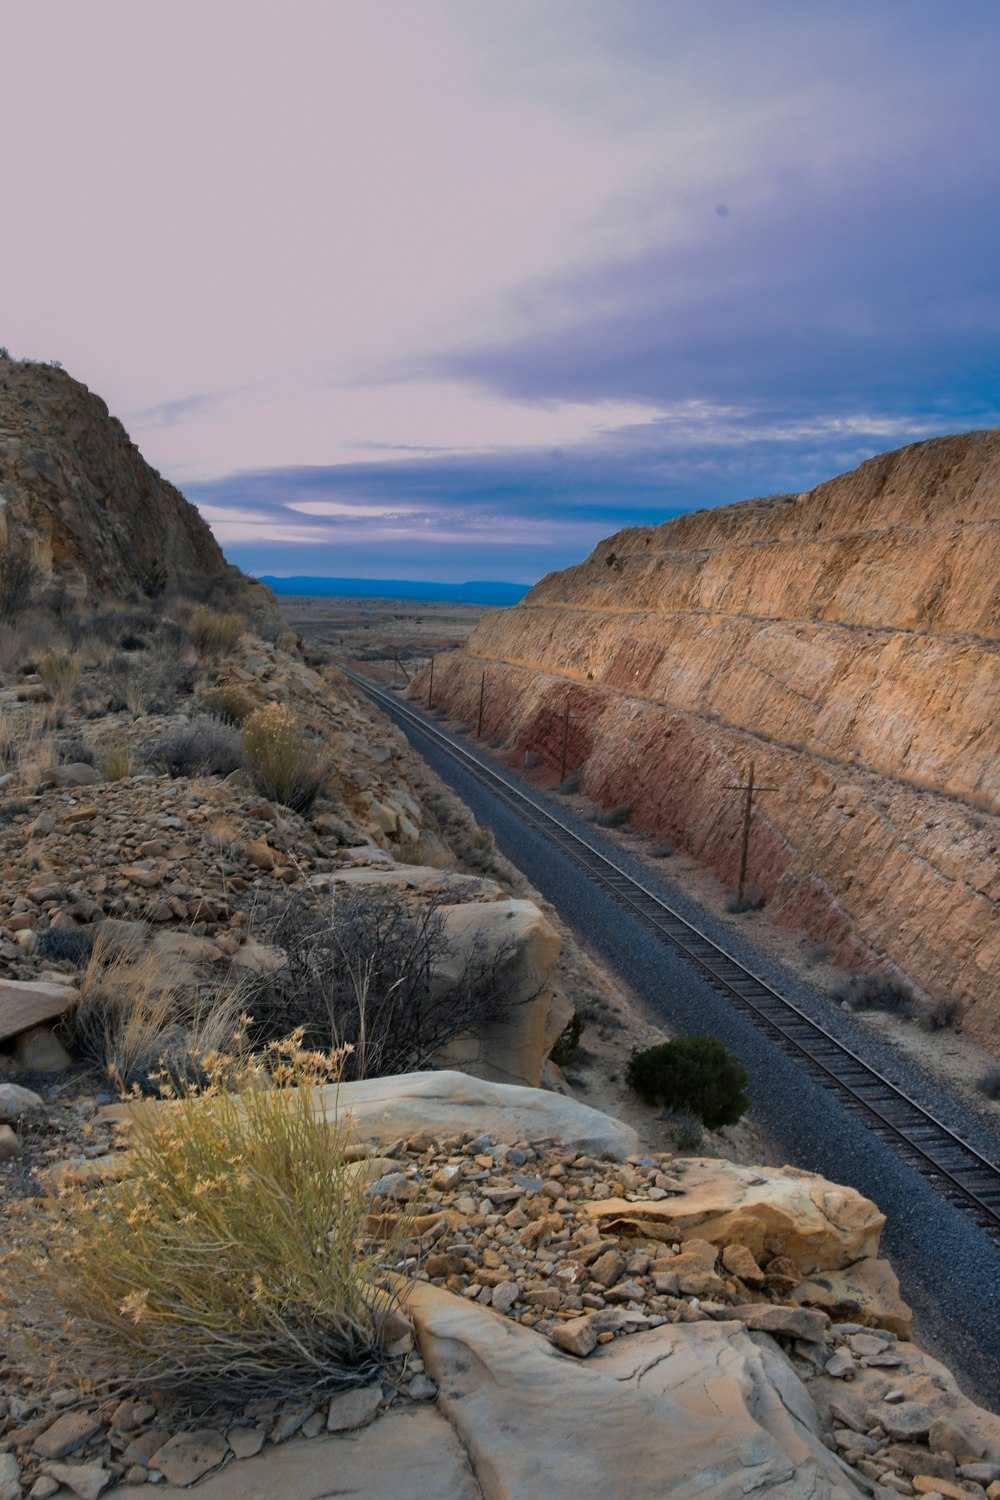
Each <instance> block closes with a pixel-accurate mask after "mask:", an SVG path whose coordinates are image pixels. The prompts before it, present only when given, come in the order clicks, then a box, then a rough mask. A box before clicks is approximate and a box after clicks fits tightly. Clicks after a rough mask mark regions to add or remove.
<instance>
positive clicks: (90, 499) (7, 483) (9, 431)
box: [0, 359, 270, 606]
mask: <svg viewBox="0 0 1000 1500" xmlns="http://www.w3.org/2000/svg"><path fill="white" fill-rule="evenodd" d="M8 547H9V548H10V549H11V550H12V551H13V552H15V553H19V554H21V555H27V556H29V557H30V559H31V560H32V561H33V562H34V564H35V566H36V568H37V569H38V572H39V574H40V576H41V579H42V581H43V583H44V585H45V586H46V592H47V593H49V595H50V597H51V595H52V593H53V591H55V590H62V591H64V593H65V595H66V596H68V597H70V598H72V599H76V600H79V601H82V600H92V599H95V598H101V597H115V596H118V597H120V596H123V595H127V594H129V593H135V592H140V593H141V592H155V591H157V590H158V589H159V588H161V587H162V586H163V585H164V584H167V585H176V586H178V587H180V588H182V589H185V590H189V589H191V588H192V587H194V588H198V589H199V590H201V591H202V592H205V593H211V594H213V595H217V596H219V597H220V598H221V600H222V601H223V602H226V601H231V602H233V603H237V604H241V605H244V606H247V605H252V604H257V605H261V606H267V605H268V603H269V601H270V592H269V590H267V589H266V588H265V587H264V586H263V585H262V584H257V583H252V582H251V580H249V579H247V578H246V577H245V576H244V575H243V574H242V573H241V572H240V571H239V569H238V568H234V567H231V566H230V565H229V564H228V563H227V562H226V560H225V558H224V557H223V555H222V550H221V548H220V547H219V544H218V543H217V542H216V540H215V538H214V537H213V536H212V533H211V532H210V531H209V529H208V527H207V525H206V524H205V522H204V521H203V520H202V519H201V516H200V515H199V514H198V512H197V510H196V509H195V507H194V506H193V505H191V504H190V503H189V502H188V501H187V500H185V499H184V496H183V495H182V494H181V493H180V492H179V491H178V490H176V489H174V487H173V485H171V484H168V483H167V482H166V480H164V479H161V477H160V475H159V474H158V473H157V472H156V470H155V469H151V468H150V467H149V465H148V464H147V463H146V462H145V461H144V459H143V457H142V455H141V454H140V452H139V450H138V448H136V446H135V445H134V443H132V442H131V441H130V439H129V436H128V433H127V432H126V431H125V429H124V427H123V426H122V424H121V423H120V422H119V421H118V420H117V418H115V417H112V416H110V415H109V413H108V408H107V407H106V405H105V404H104V402H103V401H102V400H101V398H100V397H99V396H96V395H94V394H93V392H91V391H89V390H88V389H87V387H86V386H85V385H81V384H80V382H79V381H76V380H73V379H72V377H71V376H69V375H67V374H66V372H65V371H64V370H58V369H55V368H53V367H52V366H50V365H42V364H32V363H30V362H27V361H19V360H12V359H0V551H2V550H4V549H5V548H8Z"/></svg>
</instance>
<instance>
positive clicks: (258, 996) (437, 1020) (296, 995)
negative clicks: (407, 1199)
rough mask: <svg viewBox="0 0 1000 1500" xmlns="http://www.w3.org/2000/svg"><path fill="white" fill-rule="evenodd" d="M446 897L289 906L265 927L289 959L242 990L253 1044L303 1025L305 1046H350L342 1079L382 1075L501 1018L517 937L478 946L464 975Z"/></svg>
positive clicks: (380, 896) (421, 1063) (360, 898)
mask: <svg viewBox="0 0 1000 1500" xmlns="http://www.w3.org/2000/svg"><path fill="white" fill-rule="evenodd" d="M440 906H441V898H440V897H439V896H437V895H435V896H432V897H431V898H430V899H429V900H428V901H425V902H424V903H422V904H419V905H418V904H413V905H411V904H409V903H408V902H406V901H405V900H404V899H403V898H402V897H401V896H400V894H399V893H398V892H397V891H395V890H387V889H385V888H379V887H374V888H370V889H364V888H361V889H357V890H351V891H348V892H346V893H344V894H343V895H341V896H340V897H338V898H337V899H336V900H335V901H334V903H333V906H332V909H331V908H326V909H324V908H322V907H320V906H318V905H317V904H316V903H315V902H309V901H307V900H300V901H297V902H293V903H291V904H290V905H289V906H288V907H287V908H286V909H285V911H284V912H283V913H282V914H281V916H280V917H279V918H278V920H277V922H276V923H275V924H274V925H273V926H272V927H271V929H270V931H268V932H267V934H266V936H267V940H268V942H270V943H272V944H274V945H276V946H277V947H280V948H282V949H283V950H284V952H285V954H286V955H287V963H286V964H285V966H284V967H283V968H281V969H278V970H277V971H275V972H274V973H272V974H267V975H260V976H257V978H256V980H255V981H253V982H252V984H251V988H250V990H249V992H248V993H247V995H246V996H245V1000H244V1004H245V1008H246V1009H247V1010H248V1011H249V1013H250V1015H251V1016H252V1018H253V1022H252V1027H251V1036H252V1038H253V1040H254V1043H255V1044H259V1043H260V1042H262V1041H271V1040H274V1039H276V1038H278V1037H282V1036H286V1035H287V1034H289V1033H290V1032H291V1031H293V1030H295V1029H296V1028H298V1027H302V1028H303V1037H304V1041H305V1043H306V1044H307V1045H309V1046H312V1047H316V1048H320V1049H326V1048H329V1047H336V1048H340V1047H343V1046H345V1045H347V1046H350V1047H351V1048H353V1051H352V1052H351V1053H350V1055H349V1056H348V1057H347V1058H346V1061H345V1077H347V1078H376V1077H382V1076H384V1075H385V1074H388V1073H407V1072H412V1071H413V1070H414V1069H417V1068H425V1067H428V1066H429V1065H430V1063H431V1060H432V1058H433V1056H434V1054H435V1052H437V1051H438V1049H439V1048H441V1047H443V1046H444V1045H445V1044H446V1043H447V1042H450V1041H453V1040H454V1039H455V1037H457V1036H459V1035H461V1034H462V1033H463V1032H465V1031H469V1030H472V1029H474V1028H475V1027H476V1026H477V1025H478V1024H480V1023H481V1022H483V1021H486V1020H488V1019H491V1018H495V1017H496V1016H498V1015H499V1014H500V1013H501V1012H502V1010H503V1007H504V1003H505V986H504V971H505V969H506V967H507V965H508V964H509V963H510V961H511V959H512V958H513V956H514V953H515V951H516V945H514V944H512V943H508V944H502V945H500V946H499V947H498V948H496V949H491V948H490V947H489V946H488V945H487V944H485V943H480V944H476V945H473V947H472V950H471V952H470V953H469V956H468V958H467V960H466V962H465V964H464V965H463V967H462V970H461V972H460V973H459V974H458V976H457V978H456V979H454V980H453V981H450V982H442V981H441V979H440V978H439V977H438V974H439V971H440V970H441V968H442V965H443V964H444V963H445V961H446V960H447V958H448V957H449V956H450V945H449V943H448V939H447V936H446V933H445V928H444V917H443V915H442V913H441V910H440Z"/></svg>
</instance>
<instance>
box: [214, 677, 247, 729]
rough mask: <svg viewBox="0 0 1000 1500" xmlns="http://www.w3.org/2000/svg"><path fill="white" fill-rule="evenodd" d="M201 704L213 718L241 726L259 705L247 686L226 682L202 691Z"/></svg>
mask: <svg viewBox="0 0 1000 1500" xmlns="http://www.w3.org/2000/svg"><path fill="white" fill-rule="evenodd" d="M201 706H202V708H204V710H205V712H206V713H207V714H211V715H212V717H213V718H215V719H221V720H222V722H223V723H224V724H235V725H236V727H237V728H239V727H240V726H241V725H243V724H245V723H246V721H247V719H249V717H250V715H251V714H252V713H253V711H254V709H255V708H257V706H258V705H257V703H256V702H255V701H254V699H253V698H251V696H250V694H249V693H248V692H247V691H246V689H245V688H241V687H240V686H239V685H238V684H237V683H233V682H226V683H223V684H222V685H221V686H220V687H214V688H209V689H208V691H207V692H205V693H202V695H201Z"/></svg>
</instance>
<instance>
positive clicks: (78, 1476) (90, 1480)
mask: <svg viewBox="0 0 1000 1500" xmlns="http://www.w3.org/2000/svg"><path fill="white" fill-rule="evenodd" d="M47 1473H48V1474H49V1475H50V1476H51V1477H52V1478H53V1479H55V1480H57V1481H58V1482H59V1484H64V1485H66V1487H67V1488H68V1489H71V1490H72V1491H73V1493H74V1495H79V1497H80V1500H97V1497H98V1495H103V1493H104V1491H105V1490H106V1489H107V1487H108V1485H109V1484H110V1483H111V1481H112V1479H114V1475H113V1474H112V1473H111V1471H110V1469H105V1468H103V1467H102V1466H101V1465H100V1464H49V1466H48V1469H47Z"/></svg>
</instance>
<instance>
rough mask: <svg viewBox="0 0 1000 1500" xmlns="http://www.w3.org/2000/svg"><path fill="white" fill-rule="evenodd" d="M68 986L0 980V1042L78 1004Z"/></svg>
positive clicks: (29, 981) (64, 1012) (71, 987)
mask: <svg viewBox="0 0 1000 1500" xmlns="http://www.w3.org/2000/svg"><path fill="white" fill-rule="evenodd" d="M79 998H80V995H79V992H78V991H77V990H76V989H74V987H73V986H72V985H71V984H51V983H49V982H48V981H47V980H42V979H0V1042H4V1041H6V1040H7V1038H8V1037H13V1036H18V1035H19V1034H20V1033H21V1032H22V1031H28V1030H29V1028H30V1027H32V1026H39V1025H41V1023H42V1022H43V1021H52V1020H55V1019H57V1018H58V1017H59V1016H64V1015H65V1014H66V1012H67V1011H68V1010H72V1009H73V1006H74V1005H75V1004H76V1002H77V1001H78V1000H79Z"/></svg>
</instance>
